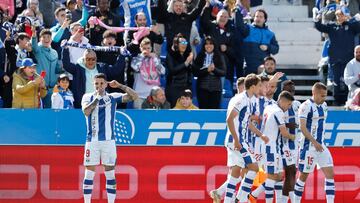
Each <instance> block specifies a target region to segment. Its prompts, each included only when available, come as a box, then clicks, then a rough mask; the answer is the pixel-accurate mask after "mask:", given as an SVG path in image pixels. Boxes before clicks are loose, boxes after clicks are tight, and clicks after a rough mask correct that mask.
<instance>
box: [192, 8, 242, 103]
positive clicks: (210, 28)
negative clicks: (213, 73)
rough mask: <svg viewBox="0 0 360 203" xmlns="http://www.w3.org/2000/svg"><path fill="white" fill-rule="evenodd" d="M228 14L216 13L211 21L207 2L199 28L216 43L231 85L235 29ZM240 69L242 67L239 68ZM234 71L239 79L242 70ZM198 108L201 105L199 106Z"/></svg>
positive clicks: (223, 12) (234, 56)
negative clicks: (214, 18)
mask: <svg viewBox="0 0 360 203" xmlns="http://www.w3.org/2000/svg"><path fill="white" fill-rule="evenodd" d="M229 18H230V16H229V13H228V12H227V11H226V10H225V9H222V10H220V11H219V12H218V13H217V16H216V20H215V21H212V20H211V8H210V2H209V1H207V3H206V6H205V8H204V11H203V13H202V15H201V26H202V29H203V30H204V33H205V34H206V35H209V36H211V37H212V38H213V39H214V41H216V42H217V47H216V50H220V53H221V54H222V55H223V57H224V60H225V64H226V65H227V67H226V68H227V69H226V70H227V73H226V76H227V77H226V78H227V79H228V80H229V81H231V84H233V82H234V73H235V72H234V65H235V61H236V57H237V56H236V55H235V49H234V47H233V45H235V43H234V42H235V41H234V40H235V35H234V34H235V33H234V31H235V28H234V24H233V22H232V21H231V20H229ZM240 68H241V69H242V67H240ZM240 68H239V69H237V70H236V76H237V78H238V77H241V76H242V75H243V74H242V72H243V71H242V70H241V69H240ZM199 106H200V108H202V107H201V105H199Z"/></svg>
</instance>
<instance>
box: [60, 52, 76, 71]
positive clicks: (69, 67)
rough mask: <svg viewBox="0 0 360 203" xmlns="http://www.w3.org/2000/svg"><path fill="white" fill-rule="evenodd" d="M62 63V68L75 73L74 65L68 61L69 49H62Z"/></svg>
mask: <svg viewBox="0 0 360 203" xmlns="http://www.w3.org/2000/svg"><path fill="white" fill-rule="evenodd" d="M62 63H63V67H64V69H65V70H66V71H67V72H69V73H71V74H73V75H74V74H75V73H76V65H75V64H73V63H71V62H70V54H69V49H65V48H64V49H63V51H62Z"/></svg>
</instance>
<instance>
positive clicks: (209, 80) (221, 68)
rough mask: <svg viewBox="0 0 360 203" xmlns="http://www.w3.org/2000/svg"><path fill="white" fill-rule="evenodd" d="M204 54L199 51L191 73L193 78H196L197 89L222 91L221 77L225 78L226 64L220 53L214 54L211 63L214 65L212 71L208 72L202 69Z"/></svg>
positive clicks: (205, 68)
mask: <svg viewBox="0 0 360 203" xmlns="http://www.w3.org/2000/svg"><path fill="white" fill-rule="evenodd" d="M205 57H206V54H205V52H204V51H201V52H200V53H199V55H198V56H197V57H196V59H195V62H194V65H193V71H194V76H197V77H198V79H197V83H196V84H197V88H198V89H204V90H208V91H210V92H212V91H214V92H215V91H222V85H221V77H222V76H225V73H226V64H225V60H224V57H223V56H222V55H221V54H220V53H217V54H216V53H214V56H213V63H214V65H215V69H214V71H212V72H211V73H209V72H208V70H207V67H204V68H203V64H204V60H205Z"/></svg>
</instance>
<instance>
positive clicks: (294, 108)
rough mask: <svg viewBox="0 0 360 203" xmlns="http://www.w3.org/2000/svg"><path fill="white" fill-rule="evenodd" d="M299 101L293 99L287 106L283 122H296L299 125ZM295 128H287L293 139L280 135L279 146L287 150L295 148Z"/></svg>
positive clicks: (296, 139) (296, 140)
mask: <svg viewBox="0 0 360 203" xmlns="http://www.w3.org/2000/svg"><path fill="white" fill-rule="evenodd" d="M300 105H301V103H300V102H299V101H297V100H295V101H293V103H292V105H291V107H290V108H289V110H287V111H286V112H285V122H286V123H296V124H297V125H299V119H298V110H299V107H300ZM297 131H298V130H297V129H289V133H290V134H292V135H295V140H294V141H293V140H289V139H288V138H285V137H281V148H282V149H289V150H295V149H297V148H296V146H297V144H296V142H299V140H298V139H299V138H298V137H297V136H296V135H297Z"/></svg>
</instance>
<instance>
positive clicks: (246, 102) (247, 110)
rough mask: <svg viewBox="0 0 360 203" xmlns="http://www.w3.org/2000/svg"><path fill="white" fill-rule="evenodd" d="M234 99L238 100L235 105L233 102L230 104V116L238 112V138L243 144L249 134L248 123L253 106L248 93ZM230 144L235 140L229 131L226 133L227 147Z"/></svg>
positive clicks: (238, 95)
mask: <svg viewBox="0 0 360 203" xmlns="http://www.w3.org/2000/svg"><path fill="white" fill-rule="evenodd" d="M233 98H236V99H234V101H233V102H234V103H235V104H234V103H233V102H231V103H230V102H229V106H228V114H230V113H231V112H232V111H233V110H236V111H237V112H238V116H237V117H236V118H235V121H234V123H235V128H237V133H238V135H237V136H238V138H239V142H240V144H241V143H243V142H246V140H245V139H246V135H247V134H248V133H247V130H248V124H249V123H248V122H249V118H250V115H251V110H252V106H251V101H250V98H249V96H248V94H247V93H246V91H244V92H242V93H240V94H237V95H235V96H234V97H233ZM236 120H237V121H236ZM236 125H237V126H236ZM228 143H233V138H232V136H231V133H230V131H229V130H228V131H227V133H226V138H225V146H227V145H228Z"/></svg>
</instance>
